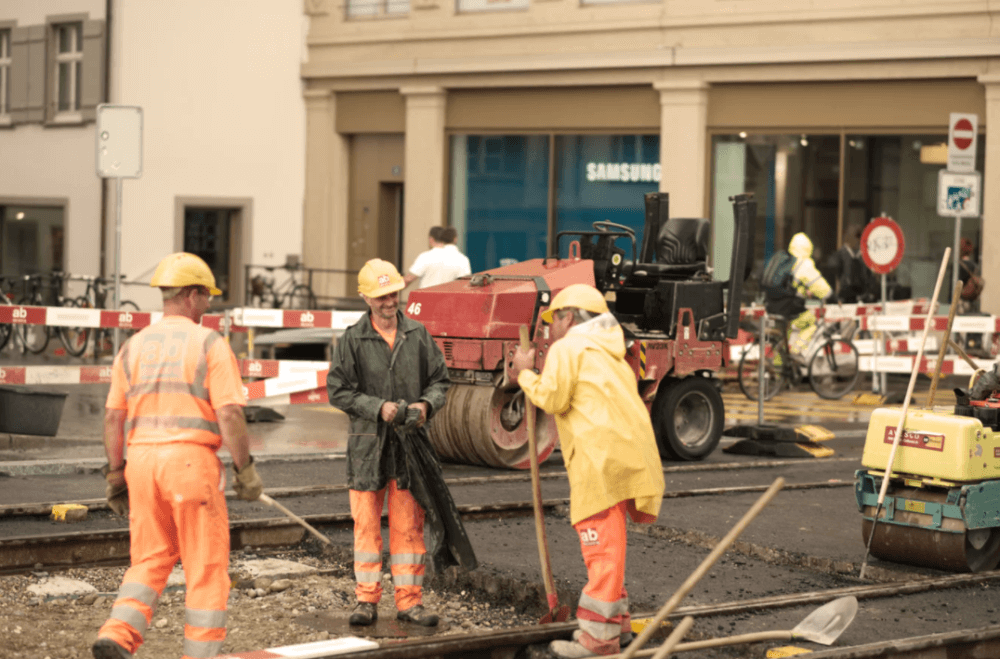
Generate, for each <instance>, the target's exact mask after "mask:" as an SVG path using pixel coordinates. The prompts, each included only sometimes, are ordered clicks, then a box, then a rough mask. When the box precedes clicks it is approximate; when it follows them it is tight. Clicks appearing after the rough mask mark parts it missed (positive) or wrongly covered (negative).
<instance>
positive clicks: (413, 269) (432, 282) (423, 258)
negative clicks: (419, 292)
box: [403, 227, 472, 288]
mask: <svg viewBox="0 0 1000 659" xmlns="http://www.w3.org/2000/svg"><path fill="white" fill-rule="evenodd" d="M457 237H458V232H457V231H455V229H454V228H453V227H431V232H430V235H429V236H428V238H427V242H428V244H429V245H430V249H429V250H427V251H426V252H422V253H421V254H420V255H419V256H417V258H416V259H415V260H414V261H413V265H411V266H410V270H409V272H407V273H406V275H405V276H404V277H403V280H404V281H405V282H406V285H407V286H409V285H410V284H411V283H413V282H414V281H416V280H417V279H419V280H420V284H419V285H418V286H417V288H427V287H428V286H437V285H438V284H445V283H448V282H449V281H454V280H456V279H458V278H459V277H464V276H466V275H471V274H472V266H471V265H470V264H469V259H468V257H467V256H465V255H464V254H462V253H461V252H460V251H458V247H456V246H455V239H456V238H457Z"/></svg>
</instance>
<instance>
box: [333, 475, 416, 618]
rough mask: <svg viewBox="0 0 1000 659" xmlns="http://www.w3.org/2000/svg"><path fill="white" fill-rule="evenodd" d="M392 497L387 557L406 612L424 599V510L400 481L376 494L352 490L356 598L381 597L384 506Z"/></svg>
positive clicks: (399, 603)
mask: <svg viewBox="0 0 1000 659" xmlns="http://www.w3.org/2000/svg"><path fill="white" fill-rule="evenodd" d="M386 492H388V494H389V553H390V566H391V569H392V585H393V589H394V591H395V594H396V608H397V609H398V610H400V611H405V610H407V609H409V608H412V607H414V606H416V605H417V604H420V603H421V602H422V601H423V583H424V554H425V553H426V549H425V547H424V510H423V508H421V507H420V504H419V503H417V500H416V499H414V498H413V495H412V494H410V492H409V491H408V490H401V489H399V488H398V487H397V486H396V481H395V480H391V481H389V484H388V485H387V486H386V487H385V488H383V489H381V490H379V491H378V492H364V491H361V490H351V491H350V498H351V517H353V518H354V576H355V578H356V579H357V582H358V585H357V586H356V587H355V589H354V594H355V595H356V596H357V598H358V601H359V602H373V603H378V601H379V600H380V599H382V503H383V501H384V500H385V495H386Z"/></svg>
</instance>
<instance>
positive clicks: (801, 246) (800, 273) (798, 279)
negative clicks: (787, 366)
mask: <svg viewBox="0 0 1000 659" xmlns="http://www.w3.org/2000/svg"><path fill="white" fill-rule="evenodd" d="M812 252H813V244H812V241H811V240H809V236H807V235H806V234H804V233H801V232H799V233H797V234H795V235H794V236H792V239H791V241H789V243H788V254H790V255H791V256H792V258H794V259H795V261H794V263H793V264H792V265H791V272H790V274H791V276H790V277H789V278H788V286H787V290H786V291H785V292H784V293H783V295H782V296H781V297H771V296H770V295H769V297H768V298H767V300H766V301H765V307H766V309H767V313H768V314H773V315H779V316H784V317H785V318H788V319H790V321H791V322H789V324H788V350H789V352H791V354H792V355H793V356H795V357H797V358H805V357H806V355H804V354H802V353H803V352H804V351H805V349H806V347H807V346H808V345H809V341H810V340H811V339H812V337H813V334H815V333H816V316H815V314H814V313H813V312H812V311H809V310H807V309H806V302H805V301H806V299H807V298H810V297H812V298H817V299H820V300H824V299H826V298H827V297H829V295H830V293H831V291H832V289H831V288H830V284H829V283H828V282H827V281H826V279H824V278H823V275H821V274H820V273H819V270H817V269H816V264H815V263H814V262H813V260H812Z"/></svg>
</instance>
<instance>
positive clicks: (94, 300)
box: [70, 275, 139, 357]
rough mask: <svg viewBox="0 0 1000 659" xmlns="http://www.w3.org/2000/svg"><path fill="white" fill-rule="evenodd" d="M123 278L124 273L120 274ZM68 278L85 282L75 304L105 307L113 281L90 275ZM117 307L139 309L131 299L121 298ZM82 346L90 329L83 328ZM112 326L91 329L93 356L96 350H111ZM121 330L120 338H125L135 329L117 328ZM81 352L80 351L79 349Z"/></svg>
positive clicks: (127, 309)
mask: <svg viewBox="0 0 1000 659" xmlns="http://www.w3.org/2000/svg"><path fill="white" fill-rule="evenodd" d="M121 277H122V279H123V280H124V279H125V275H122V276H121ZM70 279H73V280H75V281H84V282H87V290H86V292H84V294H83V295H82V296H80V297H78V298H76V306H78V307H81V308H84V309H107V308H108V307H107V303H108V287H109V286H110V285H112V284H113V283H114V281H113V280H111V279H102V278H101V277H92V276H71V277H70ZM118 308H119V309H120V310H123V311H129V312H131V311H139V305H137V304H136V303H135V302H133V301H132V300H122V301H121V302H119V303H118ZM81 331H82V333H83V347H84V348H86V347H87V340H88V338H89V335H90V332H91V329H89V328H83V329H82V330H81ZM114 331H115V330H114V328H113V327H101V328H94V329H93V336H94V356H95V357H96V356H97V353H98V352H101V351H104V352H111V347H110V346H111V341H112V337H113V336H114ZM119 331H120V332H121V337H122V339H127V338H128V337H130V336H132V335H133V334H135V330H125V329H123V330H119ZM81 353H82V351H81Z"/></svg>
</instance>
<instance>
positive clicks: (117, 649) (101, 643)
mask: <svg viewBox="0 0 1000 659" xmlns="http://www.w3.org/2000/svg"><path fill="white" fill-rule="evenodd" d="M90 651H91V652H92V653H93V654H94V659H132V653H131V652H129V651H128V650H126V649H125V648H123V647H122V646H120V645H118V644H117V643H115V642H114V641H112V640H111V639H110V638H99V639H97V642H95V643H94V645H92V646H91V648H90Z"/></svg>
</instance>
